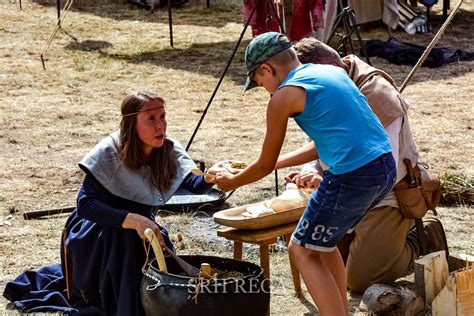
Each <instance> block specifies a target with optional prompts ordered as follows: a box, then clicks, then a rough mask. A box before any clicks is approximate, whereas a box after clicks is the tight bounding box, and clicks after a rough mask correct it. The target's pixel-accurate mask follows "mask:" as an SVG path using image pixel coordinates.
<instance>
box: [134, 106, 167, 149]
mask: <svg viewBox="0 0 474 316" xmlns="http://www.w3.org/2000/svg"><path fill="white" fill-rule="evenodd" d="M140 111H143V112H141V113H138V114H137V117H136V120H137V125H136V132H137V135H138V137H139V138H140V140H141V141H142V150H143V153H144V154H145V156H148V155H149V154H151V151H152V150H153V148H159V147H161V146H163V144H164V142H165V136H166V110H165V105H164V104H163V103H161V102H160V101H157V100H150V101H146V102H145V104H143V106H142V108H141V109H140Z"/></svg>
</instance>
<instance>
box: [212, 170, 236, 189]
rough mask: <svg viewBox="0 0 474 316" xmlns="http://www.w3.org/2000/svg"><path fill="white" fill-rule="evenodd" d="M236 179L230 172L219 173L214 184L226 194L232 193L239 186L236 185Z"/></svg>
mask: <svg viewBox="0 0 474 316" xmlns="http://www.w3.org/2000/svg"><path fill="white" fill-rule="evenodd" d="M234 177H235V176H234V175H233V174H232V173H230V172H218V173H217V174H216V177H215V179H214V183H215V184H217V187H218V188H219V189H220V190H222V191H224V192H228V191H232V190H235V189H236V188H237V185H235V184H234V181H233V178H234Z"/></svg>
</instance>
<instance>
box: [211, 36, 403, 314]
mask: <svg viewBox="0 0 474 316" xmlns="http://www.w3.org/2000/svg"><path fill="white" fill-rule="evenodd" d="M245 60H246V65H247V77H248V78H247V82H246V85H245V90H248V89H251V88H253V87H256V86H263V87H264V88H265V89H266V90H267V91H268V92H269V93H271V94H272V96H271V98H270V101H269V103H268V106H267V131H266V135H265V139H264V142H263V147H262V151H261V153H260V156H259V158H258V159H257V160H255V161H254V162H253V163H251V164H250V165H249V166H248V167H247V168H246V169H244V170H243V171H242V172H240V173H239V174H237V175H232V174H230V173H218V174H217V177H216V180H215V182H216V183H217V185H218V186H219V188H221V189H222V190H225V191H230V190H233V189H235V188H237V187H239V186H242V185H245V184H249V183H252V182H255V181H257V180H259V179H261V178H263V177H265V176H266V175H268V174H270V173H271V172H272V171H273V170H274V169H275V168H283V167H290V166H295V165H300V164H303V163H306V162H309V161H312V160H314V159H316V158H319V159H320V161H321V162H322V164H323V166H324V169H325V171H324V174H323V181H322V182H321V184H320V186H319V188H318V190H317V191H316V192H314V193H313V194H312V196H311V199H310V200H309V202H308V206H307V207H306V209H305V211H304V213H303V215H302V217H301V219H300V221H299V223H298V226H297V227H296V229H295V232H294V233H293V235H292V237H291V241H290V244H289V247H288V251H289V254H290V256H291V258H292V260H293V262H294V263H295V265H296V267H297V268H298V270H299V272H300V273H301V275H302V277H303V280H304V281H305V284H306V286H307V288H308V291H309V292H310V294H311V296H312V298H313V300H314V301H315V303H316V305H317V306H318V309H319V311H320V313H321V314H322V315H347V314H348V307H347V298H346V289H347V280H346V273H345V268H344V263H343V261H342V258H341V256H340V254H339V251H338V250H337V247H336V244H337V242H338V240H339V239H341V238H342V236H343V235H344V234H345V233H346V232H347V231H349V230H351V229H352V228H353V227H354V226H355V225H356V224H357V223H358V222H359V221H360V220H361V219H362V218H363V216H364V215H365V213H366V212H367V210H368V209H369V208H370V207H371V206H372V205H375V204H376V203H378V201H380V200H381V199H382V198H383V196H384V195H385V194H386V193H387V192H389V191H390V189H391V188H392V186H393V184H394V182H395V178H396V169H395V161H394V159H393V157H392V155H391V147H390V141H389V139H388V136H387V134H386V133H385V130H384V129H383V126H382V125H381V123H380V122H379V120H378V119H377V117H376V116H375V114H374V113H373V112H372V111H371V109H370V107H369V105H368V104H367V100H366V99H365V97H364V96H363V95H362V94H361V93H360V91H359V89H358V88H357V87H356V86H355V85H354V83H353V82H352V81H351V80H350V78H349V77H348V76H347V75H346V73H345V72H344V70H343V69H340V68H338V67H335V66H332V65H313V64H306V65H302V64H301V63H300V62H299V60H298V58H297V56H296V52H295V50H294V49H293V47H292V45H291V43H290V42H289V41H288V39H287V38H286V37H285V36H284V35H283V34H280V33H275V32H269V33H264V34H261V35H259V36H257V37H255V38H254V39H253V40H252V41H251V42H250V44H249V45H248V47H247V49H246V52H245ZM290 117H292V118H294V119H295V121H296V123H297V124H298V125H299V126H300V127H301V129H302V130H303V131H304V132H305V133H306V134H307V135H308V136H309V137H310V138H311V139H312V140H313V141H312V142H311V143H308V144H306V145H305V146H303V147H301V148H299V149H297V150H295V151H293V152H290V153H288V154H285V155H281V156H279V154H280V150H281V147H282V144H283V140H284V138H285V133H286V127H287V123H288V119H289V118H290Z"/></svg>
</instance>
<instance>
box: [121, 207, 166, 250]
mask: <svg viewBox="0 0 474 316" xmlns="http://www.w3.org/2000/svg"><path fill="white" fill-rule="evenodd" d="M122 227H123V228H125V229H135V230H136V232H137V234H138V236H140V238H141V239H143V240H148V239H147V238H146V236H145V229H147V228H150V229H151V230H153V232H154V233H155V235H156V237H157V238H158V243H159V244H160V246H161V248H163V249H164V248H165V247H166V245H165V241H164V240H163V236H161V231H160V227H158V225H157V224H156V223H155V222H153V221H152V220H150V219H149V218H147V217H145V216H143V215H139V214H135V213H128V215H127V216H126V217H125V220H124V221H123V223H122Z"/></svg>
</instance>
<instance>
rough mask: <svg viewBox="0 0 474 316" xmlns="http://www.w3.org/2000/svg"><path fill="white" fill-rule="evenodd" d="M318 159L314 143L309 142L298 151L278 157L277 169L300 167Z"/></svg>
mask: <svg viewBox="0 0 474 316" xmlns="http://www.w3.org/2000/svg"><path fill="white" fill-rule="evenodd" d="M318 158H319V157H318V152H317V150H316V146H315V145H314V142H309V143H307V144H305V145H304V146H302V147H300V148H298V149H296V150H293V151H291V152H289V153H287V154H284V155H281V156H280V157H278V160H277V163H276V165H275V169H281V168H286V167H292V166H299V165H302V164H305V163H307V162H310V161H312V160H315V159H318Z"/></svg>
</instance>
